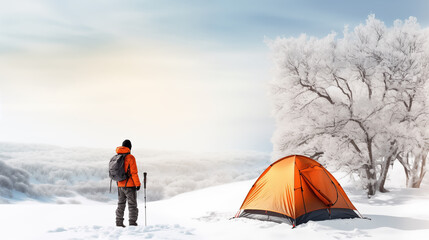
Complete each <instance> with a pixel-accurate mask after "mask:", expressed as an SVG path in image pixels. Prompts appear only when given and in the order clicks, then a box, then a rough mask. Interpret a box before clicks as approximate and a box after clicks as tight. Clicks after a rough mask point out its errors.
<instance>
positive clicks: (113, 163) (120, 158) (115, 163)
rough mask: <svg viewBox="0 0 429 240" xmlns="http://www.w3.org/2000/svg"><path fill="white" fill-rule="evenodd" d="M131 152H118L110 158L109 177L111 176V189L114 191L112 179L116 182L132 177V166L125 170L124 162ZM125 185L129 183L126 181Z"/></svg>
mask: <svg viewBox="0 0 429 240" xmlns="http://www.w3.org/2000/svg"><path fill="white" fill-rule="evenodd" d="M128 154H129V153H125V154H116V155H115V156H113V157H112V158H111V159H110V162H109V177H110V191H112V181H113V180H115V181H116V182H120V181H124V180H127V182H128V178H129V177H130V175H131V174H130V166H129V165H128V170H127V171H125V168H124V163H125V157H126V156H127V155H128ZM125 187H127V183H125Z"/></svg>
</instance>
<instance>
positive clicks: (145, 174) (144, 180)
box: [143, 172, 147, 226]
mask: <svg viewBox="0 0 429 240" xmlns="http://www.w3.org/2000/svg"><path fill="white" fill-rule="evenodd" d="M146 176H147V172H144V173H143V177H144V178H143V187H144V225H145V226H146Z"/></svg>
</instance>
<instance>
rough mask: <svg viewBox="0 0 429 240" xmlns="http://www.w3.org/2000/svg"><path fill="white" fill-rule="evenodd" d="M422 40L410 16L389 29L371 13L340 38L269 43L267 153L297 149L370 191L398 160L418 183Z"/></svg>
mask: <svg viewBox="0 0 429 240" xmlns="http://www.w3.org/2000/svg"><path fill="white" fill-rule="evenodd" d="M427 37H428V36H427V34H426V33H425V30H422V29H421V28H420V27H419V25H418V23H417V20H416V19H415V18H413V17H410V18H409V19H407V20H405V21H404V22H402V21H399V20H397V21H395V23H394V26H393V27H390V28H388V27H386V26H385V24H384V23H383V22H381V21H380V20H378V19H376V18H375V16H374V15H370V16H369V17H368V19H367V20H366V24H361V25H359V26H357V27H355V28H354V31H352V32H349V31H348V29H347V28H346V29H345V30H344V36H343V38H338V37H337V36H336V34H335V33H332V34H329V35H327V36H326V37H324V38H315V37H307V36H306V35H301V36H300V37H298V38H278V39H276V40H274V41H271V42H269V45H270V47H271V49H272V51H273V57H274V62H275V67H276V68H275V73H276V75H275V78H274V80H273V81H272V82H271V90H272V91H271V93H272V99H273V103H274V115H275V118H276V124H277V129H276V131H275V133H274V136H273V143H274V154H273V157H274V158H278V157H280V156H284V155H287V154H297V153H300V154H305V155H308V156H311V157H313V158H316V159H318V160H319V161H321V162H324V163H326V164H328V165H330V167H331V168H333V167H334V168H342V169H346V170H348V171H349V172H350V173H357V174H358V176H359V177H360V179H361V180H362V183H363V185H364V187H365V188H366V190H367V193H368V195H369V196H371V195H374V194H375V192H376V190H377V189H379V190H380V191H385V189H384V181H385V179H386V177H387V174H388V169H389V166H390V165H391V164H392V163H393V161H395V160H396V159H400V160H401V163H402V164H403V165H404V169H405V171H406V172H407V171H408V172H407V174H408V175H407V176H410V177H415V176H418V178H419V179H420V181H421V179H422V178H423V176H424V172H425V161H426V158H427V152H428V146H429V144H428V143H429V140H428V136H429V135H428V130H427V126H428V121H427V118H428V109H427V104H428V102H427V96H426V95H427V85H428V81H427V80H428V78H429V65H428V64H429V49H428V48H427V40H426V39H427ZM405 159H406V160H405ZM411 160H412V161H411ZM417 172H418V174H417ZM414 180H415V179H414V178H413V180H412V181H414Z"/></svg>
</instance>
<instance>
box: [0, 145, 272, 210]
mask: <svg viewBox="0 0 429 240" xmlns="http://www.w3.org/2000/svg"><path fill="white" fill-rule="evenodd" d="M114 154H115V148H112V149H96V148H62V147H57V146H50V145H34V144H15V143H0V203H15V202H17V201H22V200H23V199H26V198H31V199H38V200H41V201H45V202H57V203H60V204H62V203H70V202H71V203H78V202H80V201H81V200H80V197H81V196H83V197H85V198H87V199H90V200H95V201H99V202H109V201H116V195H115V191H116V190H115V189H114V188H113V194H109V183H110V179H109V177H108V169H107V167H108V162H109V160H110V158H111V157H112V156H113V155H114ZM132 154H133V155H134V156H135V157H136V161H137V166H138V168H139V175H140V178H142V177H143V172H148V184H149V185H150V186H151V188H150V189H148V200H149V201H155V200H161V199H166V198H170V197H172V196H175V195H177V194H180V193H184V192H189V191H194V190H197V189H201V188H206V187H210V186H215V185H221V184H225V183H231V182H236V181H244V180H249V179H252V178H255V177H257V176H258V175H259V174H260V173H261V172H262V171H263V169H264V168H265V167H266V166H267V164H269V162H270V156H269V154H267V153H262V152H255V151H241V152H223V153H192V152H173V151H154V150H139V149H133V151H132ZM140 200H143V198H140Z"/></svg>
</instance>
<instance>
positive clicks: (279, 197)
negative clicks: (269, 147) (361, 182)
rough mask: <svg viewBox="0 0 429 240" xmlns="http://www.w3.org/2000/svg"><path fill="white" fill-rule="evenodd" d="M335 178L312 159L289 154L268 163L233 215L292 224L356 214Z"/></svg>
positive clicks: (351, 216) (354, 216)
mask: <svg viewBox="0 0 429 240" xmlns="http://www.w3.org/2000/svg"><path fill="white" fill-rule="evenodd" d="M355 211H356V212H357V213H359V212H358V211H357V209H356V208H355V206H353V204H352V202H351V201H350V200H349V198H348V197H347V195H346V193H345V192H344V190H343V188H342V187H341V186H340V184H339V183H338V181H337V180H336V179H335V178H334V177H333V176H332V174H331V173H329V172H328V171H327V170H326V169H325V168H324V167H323V166H322V165H321V164H320V163H318V162H316V161H315V160H313V159H311V158H308V157H305V156H300V155H291V156H287V157H284V158H282V159H280V160H278V161H276V162H274V163H273V164H271V165H270V166H269V167H268V168H267V169H265V171H264V172H263V173H262V174H261V176H259V178H258V179H257V180H256V182H255V183H254V184H253V186H252V188H251V189H250V191H249V193H248V194H247V196H246V198H245V199H244V202H243V204H242V205H241V207H240V210H239V211H238V213H237V215H236V216H235V217H247V218H254V219H259V220H268V221H274V222H287V223H290V224H292V226H294V227H295V226H296V225H298V224H301V223H306V222H308V221H310V220H313V221H320V220H326V219H337V218H359V217H361V215H360V214H359V215H358V214H357V213H356V212H355Z"/></svg>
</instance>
